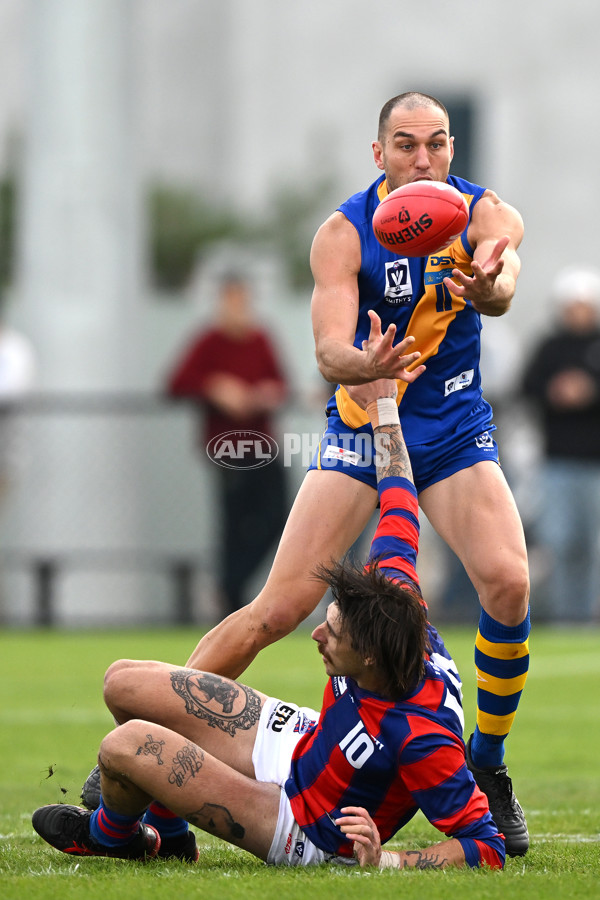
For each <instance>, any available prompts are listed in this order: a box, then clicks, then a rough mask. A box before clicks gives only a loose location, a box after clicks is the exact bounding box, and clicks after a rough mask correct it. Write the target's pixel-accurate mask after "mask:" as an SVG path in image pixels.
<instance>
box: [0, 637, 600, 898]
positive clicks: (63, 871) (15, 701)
mask: <svg viewBox="0 0 600 900" xmlns="http://www.w3.org/2000/svg"><path fill="white" fill-rule="evenodd" d="M442 633H443V634H444V637H445V639H446V643H447V645H448V646H449V648H450V649H451V651H452V653H453V655H454V657H455V659H456V661H457V663H458V665H459V667H460V669H461V672H462V676H463V680H464V691H465V712H466V719H467V728H471V727H472V725H473V722H474V698H475V690H474V672H473V666H472V644H473V639H474V631H473V629H458V628H447V629H442ZM196 639H197V635H194V636H193V637H190V635H189V633H187V632H184V631H183V630H164V629H163V630H153V631H141V632H140V631H138V632H134V631H126V632H121V633H120V634H117V633H113V632H96V633H90V632H84V633H78V632H70V633H61V632H35V631H34V632H20V631H4V632H0V677H1V680H0V684H1V688H0V690H1V696H2V703H1V707H0V726H1V727H0V763H1V766H0V897H2V898H5V900H9V898H11V900H12V898H18V900H22V898H28V900H29V898H31V900H50V898H52V900H54V898H56V897H60V898H61V900H70V898H75V897H77V898H83V897H85V898H86V900H112V898H121V897H136V898H137V897H140V898H141V897H146V898H155V897H158V898H161V900H162V898H165V900H171V898H172V900H181V898H183V897H186V898H196V897H198V898H200V897H202V898H223V897H225V898H237V897H244V898H251V900H254V898H256V900H270V898H280V897H281V896H284V897H286V898H289V897H305V896H306V895H307V893H308V892H310V893H311V895H312V897H313V898H314V900H321V898H325V897H328V898H329V897H334V896H335V897H343V898H344V900H346V898H355V897H356V898H358V897H360V898H364V897H365V896H368V897H398V896H400V897H402V898H423V897H424V896H434V897H438V896H439V897H443V898H454V897H457V898H458V897H460V898H461V900H486V898H503V900H506V898H507V897H510V900H521V898H523V900H524V898H527V900H535V898H548V900H556V898H571V897H573V898H579V897H581V898H594V897H600V765H599V758H598V748H599V746H600V701H599V699H598V693H599V689H600V652H599V650H600V634H599V633H598V632H597V631H595V630H593V629H580V630H570V631H566V632H558V631H553V630H545V629H542V628H538V629H537V630H535V631H534V634H533V637H532V639H531V650H532V663H531V669H530V676H529V680H528V682H527V687H526V691H525V693H524V696H523V699H522V701H521V706H520V709H519V715H518V718H517V722H516V725H515V728H514V733H513V734H512V735H511V738H510V742H509V749H508V755H507V761H508V762H509V765H510V772H511V775H512V777H513V781H514V784H515V788H516V790H517V794H518V796H519V799H520V801H521V803H522V805H523V807H524V809H525V810H526V813H527V817H528V823H529V830H530V834H531V838H532V846H531V849H530V851H529V853H528V855H527V856H526V857H525V858H524V859H513V860H509V861H508V862H507V865H506V868H505V870H504V872H489V871H470V870H460V871H459V870H455V871H446V872H414V871H413V872H403V873H397V872H391V871H387V872H378V871H374V872H371V871H361V870H354V869H353V870H339V869H328V868H327V867H320V868H317V869H313V870H298V869H295V870H284V869H274V868H268V867H266V866H264V865H263V864H262V863H261V862H259V861H258V860H256V859H254V858H253V857H252V856H250V855H249V854H246V853H244V852H243V851H240V850H238V849H236V848H234V847H232V846H230V845H227V844H223V843H221V842H219V841H217V840H216V839H213V838H211V837H209V836H207V835H204V834H203V833H201V832H198V840H199V844H200V848H201V859H200V864H199V865H198V866H195V867H192V866H186V865H184V864H183V863H179V862H176V861H169V862H165V861H154V862H151V863H149V864H147V865H143V864H138V863H128V862H122V861H116V860H104V859H81V860H76V859H72V858H70V857H68V856H66V855H63V854H60V853H58V852H57V851H55V850H52V848H50V847H49V846H48V845H46V844H45V843H44V842H43V841H42V840H41V839H40V838H38V836H37V835H36V834H35V833H34V831H33V829H32V827H31V821H30V818H31V813H32V811H33V810H34V809H35V808H36V807H37V806H41V805H43V804H45V803H56V802H60V801H65V802H67V803H78V802H79V790H80V787H81V784H82V782H83V780H84V779H85V777H86V775H87V773H88V771H89V769H90V768H91V766H92V765H93V764H94V762H95V755H96V751H97V747H98V743H99V741H100V739H101V738H102V737H103V735H104V734H105V733H106V731H108V730H109V729H110V727H111V721H110V718H109V716H108V713H107V712H106V710H105V708H104V706H103V703H102V694H101V685H102V676H103V673H104V670H105V668H106V667H107V666H108V664H109V663H110V662H112V661H113V660H114V659H117V658H119V657H126V656H127V657H133V658H140V659H143V658H154V659H164V660H167V661H169V662H173V663H176V664H182V663H184V662H185V660H186V659H187V657H188V655H189V652H190V650H191V648H192V645H193V644H194V642H195V640H196ZM245 680H246V681H247V682H248V683H249V684H250V685H252V686H253V687H256V688H259V689H260V690H263V691H265V692H267V693H273V694H276V695H277V696H280V697H282V698H283V699H291V700H297V701H300V702H302V703H305V704H307V705H313V706H318V705H319V703H320V699H321V693H322V688H323V683H324V679H323V671H322V667H321V663H320V660H319V658H318V656H317V653H316V648H315V647H314V645H313V643H312V641H311V640H310V638H309V632H308V631H306V630H301V631H299V632H297V633H296V634H294V635H291V636H290V637H289V638H287V639H286V640H284V641H281V642H279V643H278V644H276V645H274V646H273V647H271V648H269V649H268V650H266V651H264V652H263V653H262V654H261V655H260V656H259V658H258V659H257V660H256V661H255V663H254V664H253V666H252V667H251V669H250V670H249V671H248V672H247V673H246V676H245ZM50 771H52V772H53V774H52V775H50ZM438 838H439V835H438V833H437V832H436V831H435V830H434V829H433V828H432V827H431V826H430V825H429V823H427V822H426V820H425V819H423V817H421V816H420V815H419V816H417V817H415V819H414V820H413V822H412V823H411V824H410V826H409V827H408V828H407V829H405V831H403V832H402V833H401V835H398V841H397V843H396V844H395V845H396V846H419V845H420V846H423V845H426V844H427V843H429V842H431V841H432V840H437V839H438ZM398 879H402V883H401V884H399V883H398Z"/></svg>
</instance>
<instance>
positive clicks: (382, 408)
mask: <svg viewBox="0 0 600 900" xmlns="http://www.w3.org/2000/svg"><path fill="white" fill-rule="evenodd" d="M367 415H368V416H369V419H370V420H371V425H372V426H373V428H377V426H378V425H398V424H399V423H400V415H399V413H398V404H397V403H396V400H395V399H394V398H393V397H380V398H379V400H371V402H370V403H368V404H367Z"/></svg>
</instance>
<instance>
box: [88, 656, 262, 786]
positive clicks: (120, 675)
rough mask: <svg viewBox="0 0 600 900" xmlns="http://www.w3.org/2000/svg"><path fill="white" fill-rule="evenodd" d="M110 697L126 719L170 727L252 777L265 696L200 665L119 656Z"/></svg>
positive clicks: (107, 690)
mask: <svg viewBox="0 0 600 900" xmlns="http://www.w3.org/2000/svg"><path fill="white" fill-rule="evenodd" d="M104 697H105V701H106V704H107V706H108V708H109V709H110V711H111V712H112V714H113V716H115V718H116V720H117V721H118V722H120V723H125V722H128V721H129V720H131V719H144V720H146V721H150V722H156V723H158V724H159V725H164V726H165V727H166V728H170V729H172V730H173V731H176V732H177V733H178V734H182V735H184V736H185V737H187V738H188V739H189V740H191V741H193V742H194V743H196V744H198V745H199V746H200V747H202V748H203V749H204V750H207V751H208V752H209V753H212V754H213V755H214V756H216V757H218V758H219V759H222V760H223V761H224V762H226V763H227V764H228V765H231V766H233V767H234V768H237V769H238V771H240V772H243V773H244V774H245V775H249V776H252V775H253V774H254V770H253V767H252V751H253V748H254V739H255V736H256V727H257V725H258V721H259V719H260V713H261V709H262V706H263V703H264V701H265V696H264V694H261V693H260V692H258V691H255V690H253V689H252V688H249V687H247V686H246V685H244V684H240V683H238V682H235V681H230V680H229V679H227V678H222V677H221V676H219V675H213V674H211V673H209V672H198V671H196V670H195V669H186V668H176V667H174V666H172V665H168V664H167V663H159V662H155V661H152V660H149V661H137V662H136V661H135V660H119V661H118V662H117V663H113V665H112V666H111V667H110V668H109V669H108V671H107V673H106V677H105V685H104Z"/></svg>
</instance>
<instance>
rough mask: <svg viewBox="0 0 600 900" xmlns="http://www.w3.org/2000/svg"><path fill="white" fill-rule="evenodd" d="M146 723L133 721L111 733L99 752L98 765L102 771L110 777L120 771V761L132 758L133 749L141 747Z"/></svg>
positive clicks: (104, 739)
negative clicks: (142, 733) (141, 735)
mask: <svg viewBox="0 0 600 900" xmlns="http://www.w3.org/2000/svg"><path fill="white" fill-rule="evenodd" d="M144 725H145V723H144V722H142V721H141V720H139V719H131V720H130V721H129V722H126V723H125V724H124V725H119V727H118V728H115V729H113V731H110V732H109V733H108V734H107V735H106V736H105V737H104V738H103V740H102V743H101V744H100V749H99V750H98V765H99V766H100V770H101V771H102V772H103V773H104V774H105V775H108V776H109V777H110V776H111V774H112V773H113V772H114V771H119V769H120V768H121V767H120V761H121V760H125V759H126V758H131V753H132V749H131V748H134V751H133V752H135V749H136V748H137V747H138V746H139V733H140V729H141V730H142V731H143V728H144Z"/></svg>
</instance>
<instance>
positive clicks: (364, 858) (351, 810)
mask: <svg viewBox="0 0 600 900" xmlns="http://www.w3.org/2000/svg"><path fill="white" fill-rule="evenodd" d="M340 812H341V813H342V816H341V818H339V819H336V821H335V824H336V825H338V826H339V828H340V830H341V831H342V833H343V834H345V835H346V837H347V838H349V839H350V840H351V841H354V856H355V857H356V859H357V860H358V862H359V864H360V865H361V867H363V868H364V867H365V866H378V865H379V860H380V859H381V838H380V837H379V831H378V830H377V825H376V824H375V822H374V821H373V819H372V818H371V816H370V815H369V813H368V812H367V810H366V809H363V807H362V806H345V807H344V808H343V809H342V810H340Z"/></svg>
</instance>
